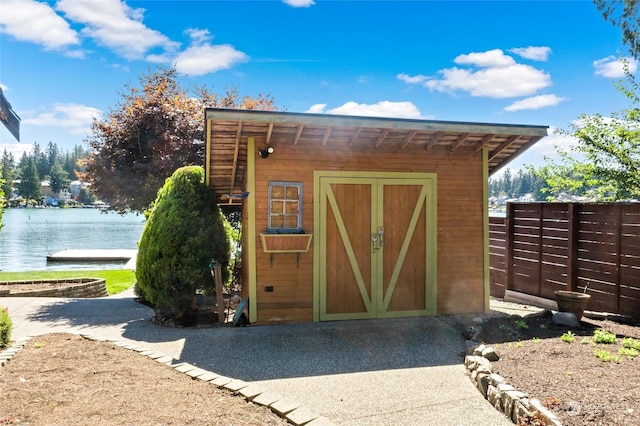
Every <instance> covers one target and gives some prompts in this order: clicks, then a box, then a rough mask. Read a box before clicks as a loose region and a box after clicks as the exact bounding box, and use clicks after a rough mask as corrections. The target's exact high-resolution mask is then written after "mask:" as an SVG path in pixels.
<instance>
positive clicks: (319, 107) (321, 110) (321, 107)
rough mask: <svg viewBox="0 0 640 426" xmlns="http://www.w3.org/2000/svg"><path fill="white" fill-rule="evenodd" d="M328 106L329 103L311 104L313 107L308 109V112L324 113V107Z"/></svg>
mask: <svg viewBox="0 0 640 426" xmlns="http://www.w3.org/2000/svg"><path fill="white" fill-rule="evenodd" d="M326 107H327V104H315V105H311V108H309V109H308V110H306V111H305V112H306V113H310V114H322V113H324V109H325V108H326Z"/></svg>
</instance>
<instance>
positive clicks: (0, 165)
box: [0, 148, 15, 198]
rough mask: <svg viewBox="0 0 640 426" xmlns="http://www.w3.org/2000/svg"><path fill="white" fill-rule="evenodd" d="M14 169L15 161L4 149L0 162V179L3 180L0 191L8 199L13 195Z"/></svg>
mask: <svg viewBox="0 0 640 426" xmlns="http://www.w3.org/2000/svg"><path fill="white" fill-rule="evenodd" d="M14 169H15V160H14V158H13V154H11V153H10V152H7V150H6V148H5V150H4V151H3V153H2V159H1V160H0V179H2V180H3V182H2V184H0V190H2V191H3V192H4V193H5V195H6V196H7V197H8V198H11V195H12V194H13V180H14V176H15V170H14Z"/></svg>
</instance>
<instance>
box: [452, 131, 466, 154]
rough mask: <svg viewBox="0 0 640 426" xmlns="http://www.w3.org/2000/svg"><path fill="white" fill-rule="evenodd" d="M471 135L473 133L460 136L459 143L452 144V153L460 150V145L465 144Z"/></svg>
mask: <svg viewBox="0 0 640 426" xmlns="http://www.w3.org/2000/svg"><path fill="white" fill-rule="evenodd" d="M470 135H471V133H462V134H460V137H459V138H458V140H457V141H455V142H454V143H453V144H451V152H453V151H455V150H456V149H458V148H459V147H460V145H462V144H463V142H464V141H466V140H467V138H468V137H469V136H470Z"/></svg>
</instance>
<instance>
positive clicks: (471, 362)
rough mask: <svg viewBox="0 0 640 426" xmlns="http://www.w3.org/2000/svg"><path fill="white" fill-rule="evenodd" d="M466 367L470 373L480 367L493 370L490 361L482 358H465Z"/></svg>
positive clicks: (472, 356)
mask: <svg viewBox="0 0 640 426" xmlns="http://www.w3.org/2000/svg"><path fill="white" fill-rule="evenodd" d="M464 365H465V366H466V367H467V369H468V370H469V371H473V370H476V369H477V368H478V367H479V366H481V365H485V366H488V367H489V368H491V363H490V362H489V360H488V359H486V358H484V357H481V356H474V355H468V356H466V357H465V358H464Z"/></svg>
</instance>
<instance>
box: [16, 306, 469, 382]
mask: <svg viewBox="0 0 640 426" xmlns="http://www.w3.org/2000/svg"><path fill="white" fill-rule="evenodd" d="M152 315H153V310H152V309H150V308H149V307H147V306H144V305H142V304H140V303H137V302H136V301H135V300H134V299H133V298H101V299H70V300H66V301H60V302H56V303H53V304H46V305H43V306H41V307H40V308H39V309H38V310H37V311H35V312H33V313H32V314H31V315H29V317H28V320H29V321H41V322H52V323H58V324H59V323H64V324H66V325H68V326H70V327H73V328H76V329H80V330H92V331H95V333H97V334H104V333H106V335H107V337H108V338H112V337H109V336H112V335H113V334H114V331H115V330H117V331H118V332H119V334H120V336H119V337H121V338H124V339H128V340H132V341H134V342H137V343H138V344H139V345H140V346H151V347H152V348H153V349H154V350H158V349H157V348H165V349H166V350H165V353H167V354H168V355H170V356H172V357H174V358H179V359H180V361H184V362H188V363H191V364H194V365H197V366H198V367H200V368H204V369H206V370H211V371H214V372H216V373H218V374H222V375H225V376H229V377H234V378H238V379H242V380H246V381H260V380H270V379H282V378H293V377H308V376H320V375H330V374H344V373H355V372H367V371H378V370H393V369H405V368H419V367H430V366H442V365H454V364H460V363H461V362H462V352H463V350H464V339H463V337H462V333H461V331H460V330H459V329H458V328H456V327H455V326H454V325H455V324H453V323H452V322H451V321H448V320H446V319H443V318H441V317H424V318H404V319H384V320H360V321H339V322H323V323H303V324H281V325H271V326H249V327H237V328H234V327H214V328H170V327H162V326H159V325H156V324H153V323H152V322H151V321H150V319H151V317H152ZM172 352H173V353H172Z"/></svg>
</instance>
